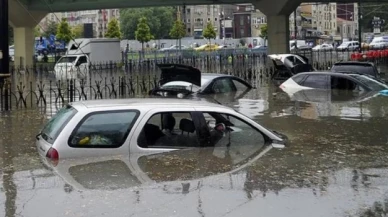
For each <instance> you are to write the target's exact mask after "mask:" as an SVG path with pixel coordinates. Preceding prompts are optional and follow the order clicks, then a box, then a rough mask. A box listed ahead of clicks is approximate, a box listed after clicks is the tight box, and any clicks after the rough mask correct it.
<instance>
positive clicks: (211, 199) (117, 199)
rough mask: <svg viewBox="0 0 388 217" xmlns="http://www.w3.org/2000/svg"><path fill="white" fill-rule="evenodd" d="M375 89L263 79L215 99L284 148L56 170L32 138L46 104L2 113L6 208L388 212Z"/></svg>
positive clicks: (386, 141) (386, 163) (383, 120)
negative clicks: (280, 86)
mask: <svg viewBox="0 0 388 217" xmlns="http://www.w3.org/2000/svg"><path fill="white" fill-rule="evenodd" d="M369 97H370V96H369V95H366V96H358V97H348V98H346V99H343V100H338V99H337V98H335V97H333V95H331V94H322V93H320V94H319V95H314V94H311V93H310V95H309V94H304V95H303V96H300V98H298V99H290V98H289V97H288V96H287V95H286V94H285V93H282V92H280V91H279V90H277V89H276V88H274V87H273V86H271V85H261V86H260V87H259V88H258V89H255V90H253V91H251V92H249V93H247V94H246V95H244V96H243V97H242V98H236V96H230V95H229V96H217V100H218V101H220V102H223V103H225V104H227V105H229V106H233V107H234V108H236V109H237V110H239V111H240V112H242V113H243V114H245V115H247V116H249V117H251V118H253V119H255V120H256V121H258V122H260V123H261V124H263V125H264V126H266V127H268V128H271V129H274V130H276V131H279V132H282V133H284V134H286V135H287V136H288V137H289V139H290V144H289V145H288V146H287V147H285V148H283V149H277V148H272V147H271V146H268V147H267V146H264V147H258V148H253V149H244V147H243V146H242V147H238V146H236V147H232V148H231V149H230V150H225V149H222V148H221V149H217V148H212V149H201V150H186V151H177V152H171V153H164V154H156V155H151V156H129V157H128V156H117V157H110V158H98V159H78V160H68V161H60V162H59V163H58V165H57V166H56V167H54V169H50V167H47V166H44V164H43V163H41V160H40V158H39V156H38V154H37V151H36V148H35V145H34V139H35V134H36V133H37V132H38V131H39V129H40V128H41V127H42V125H43V124H44V122H45V121H46V118H45V116H44V115H42V112H41V111H37V110H18V111H12V112H10V113H2V114H1V118H0V132H1V133H0V149H1V150H0V156H1V158H0V163H1V170H0V173H1V174H0V175H1V176H0V181H1V183H0V201H1V203H0V213H1V214H0V215H1V216H7V217H11V216H40V217H43V216H50V217H51V216H147V217H151V216H169V217H170V216H179V217H181V216H199V217H204V216H216V217H221V216H233V217H234V216H244V217H246V216H266V217H278V216H288V217H292V216H295V217H300V216H306V217H313V216H333V217H339V216H344V217H348V216H360V217H361V216H362V217H366V216H385V215H387V214H388V147H387V146H388V134H387V129H388V122H387V114H388V113H387V112H388V97H384V96H374V97H373V96H372V97H371V98H370V99H369ZM231 99H232V100H231ZM296 100H298V101H296ZM43 113H44V112H43Z"/></svg>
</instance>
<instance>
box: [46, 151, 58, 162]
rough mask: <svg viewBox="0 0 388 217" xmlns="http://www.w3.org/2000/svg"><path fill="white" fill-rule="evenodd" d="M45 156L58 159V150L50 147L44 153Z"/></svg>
mask: <svg viewBox="0 0 388 217" xmlns="http://www.w3.org/2000/svg"><path fill="white" fill-rule="evenodd" d="M46 157H48V158H50V159H51V160H58V159H59V154H58V151H57V150H56V149H55V148H50V149H49V150H48V152H47V154H46Z"/></svg>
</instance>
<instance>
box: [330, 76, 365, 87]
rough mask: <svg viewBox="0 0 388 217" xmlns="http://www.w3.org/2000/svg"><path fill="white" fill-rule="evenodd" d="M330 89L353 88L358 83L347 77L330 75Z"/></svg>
mask: <svg viewBox="0 0 388 217" xmlns="http://www.w3.org/2000/svg"><path fill="white" fill-rule="evenodd" d="M330 80H331V82H330V83H331V89H336V90H355V89H356V88H358V84H357V83H356V82H354V81H352V80H350V79H348V78H344V77H338V76H331V79H330Z"/></svg>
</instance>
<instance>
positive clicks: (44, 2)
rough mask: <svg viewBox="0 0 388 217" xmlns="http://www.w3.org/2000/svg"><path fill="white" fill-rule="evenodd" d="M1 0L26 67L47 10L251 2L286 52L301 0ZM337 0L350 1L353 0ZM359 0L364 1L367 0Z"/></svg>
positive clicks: (272, 45)
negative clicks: (291, 19)
mask: <svg viewBox="0 0 388 217" xmlns="http://www.w3.org/2000/svg"><path fill="white" fill-rule="evenodd" d="M2 1H7V2H8V13H9V16H8V18H9V19H8V23H9V24H10V25H11V26H12V27H13V28H14V39H15V65H26V66H30V65H32V64H33V60H32V56H33V50H34V49H33V45H34V40H33V38H34V27H35V26H36V25H37V24H38V23H39V22H40V20H41V19H42V18H43V17H44V16H45V15H46V14H47V13H51V12H63V11H79V10H95V9H109V8H130V7H147V6H172V5H184V4H186V5H209V4H239V3H252V4H253V5H254V6H255V8H257V9H259V10H260V11H262V12H263V13H264V14H266V15H267V22H268V45H269V52H270V53H286V52H289V36H290V34H289V15H290V14H291V13H292V11H294V10H295V9H296V7H297V6H298V5H300V4H301V3H302V2H303V1H304V0H212V1H209V0H183V1H182V0H148V1H144V0H0V2H2ZM369 1H370V0H369ZM373 1H376V0H373ZM385 1H387V0H385ZM308 2H311V1H308ZM320 2H327V3H329V2H330V1H327V0H323V1H320ZM341 2H354V0H353V1H352V0H342V1H341ZM362 2H368V0H366V1H365V0H363V1H362ZM0 8H1V5H0ZM2 13H3V14H4V10H1V9H0V19H1V17H2ZM0 26H1V24H0ZM4 28H5V27H4ZM0 32H1V31H0ZM0 45H1V44H0ZM0 48H1V46H0ZM0 73H3V72H0Z"/></svg>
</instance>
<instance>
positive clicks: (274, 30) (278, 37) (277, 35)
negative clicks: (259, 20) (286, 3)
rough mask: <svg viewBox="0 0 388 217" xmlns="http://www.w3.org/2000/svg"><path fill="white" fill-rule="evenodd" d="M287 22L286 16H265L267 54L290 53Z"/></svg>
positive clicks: (287, 17)
mask: <svg viewBox="0 0 388 217" xmlns="http://www.w3.org/2000/svg"><path fill="white" fill-rule="evenodd" d="M289 22H290V21H289V16H286V15H269V16H267V25H268V30H267V31H268V48H269V54H283V53H289V52H290V44H289V43H290V42H289V41H290V28H289Z"/></svg>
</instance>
